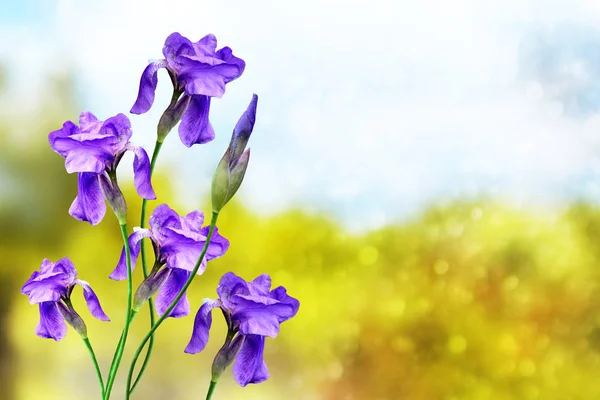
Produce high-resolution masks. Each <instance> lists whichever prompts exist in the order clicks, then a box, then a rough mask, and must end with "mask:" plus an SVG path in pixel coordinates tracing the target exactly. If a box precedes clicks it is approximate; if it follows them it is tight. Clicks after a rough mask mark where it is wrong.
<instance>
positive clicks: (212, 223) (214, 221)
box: [125, 211, 219, 400]
mask: <svg viewBox="0 0 600 400" xmlns="http://www.w3.org/2000/svg"><path fill="white" fill-rule="evenodd" d="M218 217H219V213H217V212H214V211H213V214H212V219H211V221H210V228H209V230H208V234H207V235H206V242H205V243H204V247H203V248H202V253H200V257H199V258H198V261H197V262H196V265H195V266H194V269H193V270H192V273H191V274H190V277H189V278H188V280H187V281H186V282H185V284H184V285H183V287H182V288H181V290H180V291H179V293H177V296H176V297H175V299H174V300H173V301H172V302H171V304H170V305H169V307H168V308H167V309H166V310H165V312H164V314H163V315H162V316H161V317H160V318H159V319H158V320H157V321H156V322H155V323H154V325H152V328H151V329H150V331H149V332H148V333H147V334H146V336H144V339H143V340H142V343H141V344H140V345H139V346H138V348H137V350H136V351H135V354H134V356H133V360H132V361H131V366H130V367H129V374H128V376H127V385H126V386H125V387H126V392H125V395H126V397H125V398H126V399H127V400H128V399H129V396H130V395H131V378H132V377H133V370H134V369H135V363H136V362H137V360H138V358H139V357H140V353H141V352H142V350H143V349H144V346H145V345H146V342H148V340H150V338H151V337H152V335H153V334H154V332H155V331H156V329H158V327H159V326H160V325H161V324H162V323H163V321H164V320H165V319H166V318H167V317H168V316H169V314H171V311H173V309H174V308H175V306H176V305H177V303H179V300H180V299H181V298H182V297H183V295H184V294H185V291H186V290H187V289H188V287H189V286H190V285H191V283H192V280H194V277H195V276H196V273H197V272H198V269H199V268H200V265H201V264H202V260H203V259H204V256H205V255H206V252H207V250H208V245H209V244H210V239H211V237H212V234H213V231H214V229H215V225H216V224H217V219H218Z"/></svg>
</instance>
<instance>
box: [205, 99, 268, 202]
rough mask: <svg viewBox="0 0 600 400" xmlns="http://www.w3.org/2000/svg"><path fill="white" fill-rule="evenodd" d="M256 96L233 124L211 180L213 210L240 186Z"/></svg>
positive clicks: (245, 167) (253, 119)
mask: <svg viewBox="0 0 600 400" xmlns="http://www.w3.org/2000/svg"><path fill="white" fill-rule="evenodd" d="M257 102H258V96H256V95H253V96H252V101H251V102H250V104H249V105H248V108H247V109H246V111H245V112H244V114H243V115H242V117H241V118H240V120H239V121H238V123H237V124H236V125H235V128H234V129H233V134H232V135H231V141H230V142H229V147H227V150H226V151H225V154H224V155H223V157H222V158H221V161H220V162H219V165H218V166H217V170H216V171H215V174H214V175H213V181H212V206H213V211H214V212H219V211H221V209H222V208H223V207H224V206H225V204H227V202H228V201H229V200H231V199H232V198H233V196H234V195H235V193H236V192H237V190H238V189H239V188H240V185H241V184H242V181H243V180H244V175H245V174H246V169H247V168H248V161H249V159H250V149H246V145H247V144H248V140H249V139H250V135H251V134H252V129H254V122H255V118H256V105H257Z"/></svg>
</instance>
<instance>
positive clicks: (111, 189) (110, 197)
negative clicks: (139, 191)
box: [100, 174, 127, 225]
mask: <svg viewBox="0 0 600 400" xmlns="http://www.w3.org/2000/svg"><path fill="white" fill-rule="evenodd" d="M100 188H101V189H102V193H104V198H105V199H106V201H107V202H108V205H110V208H112V210H113V212H114V213H115V215H116V216H117V219H118V220H119V224H121V225H124V224H126V223H127V203H126V202H125V196H123V192H121V189H119V185H118V184H117V179H116V177H114V178H113V179H109V178H108V176H106V175H105V174H100Z"/></svg>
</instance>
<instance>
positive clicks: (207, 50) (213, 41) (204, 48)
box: [193, 33, 217, 57]
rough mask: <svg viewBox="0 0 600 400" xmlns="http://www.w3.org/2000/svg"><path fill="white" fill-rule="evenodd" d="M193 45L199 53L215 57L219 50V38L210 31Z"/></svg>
mask: <svg viewBox="0 0 600 400" xmlns="http://www.w3.org/2000/svg"><path fill="white" fill-rule="evenodd" d="M193 46H194V51H195V53H196V54H197V55H201V56H205V57H214V56H215V51H216V50H217V38H216V37H215V35H213V34H212V33H209V34H208V35H206V36H204V37H203V38H202V39H200V40H198V41H197V42H196V43H194V44H193Z"/></svg>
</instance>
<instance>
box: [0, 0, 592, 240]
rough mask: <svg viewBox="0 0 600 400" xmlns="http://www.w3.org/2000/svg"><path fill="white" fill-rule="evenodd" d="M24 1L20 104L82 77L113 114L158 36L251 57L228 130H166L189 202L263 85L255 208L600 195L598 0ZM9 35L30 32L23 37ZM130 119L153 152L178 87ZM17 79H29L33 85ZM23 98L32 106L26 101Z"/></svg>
mask: <svg viewBox="0 0 600 400" xmlns="http://www.w3.org/2000/svg"><path fill="white" fill-rule="evenodd" d="M164 4H165V2H163V1H155V0H149V1H142V0H134V1H124V2H121V1H118V0H107V1H103V2H93V1H88V0H83V1H75V0H48V1H41V0H29V1H25V2H17V1H15V2H12V3H10V4H9V3H7V2H4V3H3V4H2V5H0V35H1V37H2V40H1V41H0V51H1V53H0V54H3V55H4V56H3V57H4V60H3V61H4V62H6V63H7V64H8V66H9V68H11V71H12V72H11V75H10V78H11V82H10V83H11V85H12V90H13V91H14V93H15V96H17V97H18V96H19V95H18V93H23V92H25V91H28V92H31V91H35V88H36V87H37V85H40V84H41V82H42V81H43V77H44V76H45V74H46V73H48V72H57V71H60V70H61V69H69V70H71V71H73V72H74V73H75V76H76V79H77V80H76V82H77V91H78V93H79V94H80V97H81V100H82V105H83V106H84V108H85V109H89V110H91V111H93V112H94V113H96V114H97V115H98V116H99V117H101V118H106V117H108V116H110V115H114V114H116V113H118V112H126V111H127V110H129V108H130V107H131V105H132V103H133V100H134V99H135V95H136V93H137V85H138V82H139V75H140V73H141V71H142V70H143V68H144V67H145V65H146V63H147V61H148V60H149V59H152V58H159V57H161V48H162V44H163V42H164V39H165V38H166V36H167V35H168V34H170V33H171V32H173V31H179V32H181V33H182V34H184V35H185V36H188V37H189V38H191V39H192V40H197V39H199V38H200V37H202V36H203V35H205V34H206V33H209V32H211V33H214V34H215V35H216V36H217V38H218V39H219V44H220V46H224V45H227V46H230V47H232V48H233V50H234V53H235V54H236V55H238V56H240V57H242V58H244V59H245V60H246V62H247V69H246V71H245V73H244V75H243V76H242V77H241V78H240V79H239V80H238V81H235V82H233V83H231V84H230V85H228V88H227V93H226V95H225V97H224V98H223V99H219V100H215V101H214V102H213V107H212V117H211V119H212V122H213V125H214V126H215V128H216V130H217V135H218V137H217V139H216V140H215V141H214V142H212V143H211V144H209V145H206V146H203V147H194V148H193V149H192V150H187V149H185V148H184V147H183V146H182V145H181V143H180V142H179V141H178V139H177V138H176V137H175V136H176V133H175V134H173V137H169V139H168V140H167V143H166V145H165V155H164V159H161V160H160V165H161V166H162V167H164V168H168V167H170V168H172V170H173V171H176V168H177V170H178V171H180V170H181V169H183V170H185V171H186V172H184V173H179V174H178V175H176V176H174V177H173V182H174V183H175V185H176V187H177V188H178V190H180V192H181V194H182V196H183V197H184V199H186V201H187V202H188V204H190V205H191V204H194V199H195V198H197V196H200V195H203V193H205V190H206V189H207V186H208V185H207V181H208V180H209V179H210V175H211V173H212V170H213V168H214V165H215V164H216V162H217V160H218V158H219V157H220V155H221V154H222V151H223V149H224V148H225V146H226V144H227V141H228V138H229V134H230V131H231V129H232V127H233V125H234V124H235V122H236V120H237V118H238V117H239V115H240V113H241V112H242V111H243V110H244V109H245V106H246V104H247V102H248V101H249V100H250V98H251V95H252V93H257V94H258V95H259V98H260V100H259V111H258V118H257V125H256V128H255V134H254V135H253V138H252V142H251V147H252V161H251V165H250V168H249V171H248V175H247V180H246V182H245V183H244V187H243V190H242V192H241V194H240V195H241V196H243V198H244V200H245V202H247V204H249V205H250V206H252V207H253V208H254V209H256V210H258V211H261V212H275V211H278V210H281V209H285V208H288V207H290V206H295V205H302V206H304V207H308V208H311V209H314V210H325V211H328V212H331V213H333V215H335V217H336V218H338V219H340V220H342V221H344V223H345V224H346V225H347V226H349V227H351V228H353V229H364V228H373V227H377V226H379V225H382V224H385V223H387V222H390V221H394V220H397V219H400V218H404V217H406V216H409V215H412V214H413V213H414V212H416V211H418V210H421V209H423V207H425V206H426V205H428V204H430V203H432V202H435V201H442V200H446V199H453V198H457V197H472V196H487V197H490V196H491V197H498V198H500V199H503V200H507V201H510V202H513V203H516V204H519V205H523V206H525V207H531V208H537V207H539V206H541V205H557V204H563V203H564V202H565V201H569V200H571V199H573V198H581V197H584V198H588V199H591V200H594V201H596V200H599V199H600V186H599V182H600V180H599V178H600V176H599V173H600V159H599V158H598V156H597V155H598V154H600V146H599V145H600V135H599V134H600V113H599V108H600V90H599V89H600V79H598V78H600V51H599V50H600V29H599V28H598V26H600V24H599V22H600V6H599V5H597V2H594V1H579V0H577V1H541V0H526V1H518V0H505V1H497V2H494V1H488V2H480V1H475V0H472V1H468V0H460V1H455V2H442V1H421V2H404V1H396V0H372V1H352V0H348V1H338V0H330V1H326V2H323V1H319V0H306V1H303V2H281V1H264V0H258V1H252V2H247V1H229V2H217V1H212V2H208V1H183V0H171V1H169V2H168V5H169V6H168V9H166V8H165V6H164ZM12 38H18V40H14V39H12ZM159 80H160V83H159V91H158V94H157V99H158V101H157V103H156V104H155V107H154V109H153V111H152V112H151V113H149V114H146V115H144V116H142V117H137V116H133V117H132V122H133V124H134V132H135V133H134V140H135V141H136V142H137V143H139V144H143V145H145V146H148V148H150V147H151V146H152V144H153V142H154V139H155V137H154V132H155V128H154V126H155V124H156V121H157V120H158V117H159V115H160V108H163V107H164V106H165V105H166V103H167V101H168V100H167V99H168V97H169V82H168V78H167V76H166V74H163V75H161V76H160V79H159ZM23 88H26V89H25V90H23ZM22 97H23V99H22V100H21V102H18V101H16V102H15V107H17V106H19V107H27V102H28V101H30V100H27V99H25V96H22Z"/></svg>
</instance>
